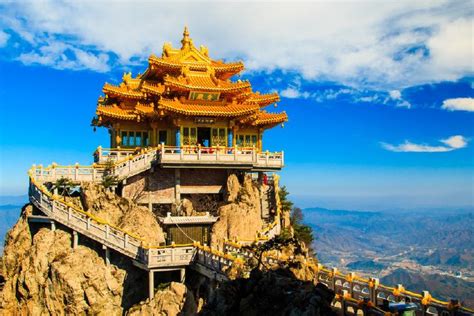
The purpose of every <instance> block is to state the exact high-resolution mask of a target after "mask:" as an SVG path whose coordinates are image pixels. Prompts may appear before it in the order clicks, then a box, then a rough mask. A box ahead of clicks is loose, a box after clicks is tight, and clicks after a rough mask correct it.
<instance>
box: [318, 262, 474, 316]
mask: <svg viewBox="0 0 474 316" xmlns="http://www.w3.org/2000/svg"><path fill="white" fill-rule="evenodd" d="M313 268H314V270H315V271H316V278H315V279H316V280H317V281H318V282H321V283H323V284H325V285H327V286H328V287H329V288H330V289H332V290H333V291H334V292H335V293H336V298H335V301H334V306H335V307H336V308H341V309H343V310H344V311H345V312H350V313H354V314H356V313H357V312H358V311H360V313H362V314H364V315H366V314H365V313H366V312H367V311H369V310H370V308H371V307H372V306H375V307H377V306H379V307H380V306H382V305H383V301H384V300H388V301H389V302H410V303H413V304H415V305H416V306H417V311H416V314H417V315H455V314H456V313H455V311H458V312H462V314H459V315H473V313H474V311H473V310H470V309H468V308H466V307H462V306H460V305H459V304H457V303H456V302H455V301H454V300H453V301H450V302H445V301H441V300H438V299H435V298H433V297H432V296H431V295H430V293H429V292H428V291H423V292H422V293H421V294H419V293H414V292H411V291H408V290H406V289H405V288H404V287H403V285H401V284H399V285H397V286H396V287H389V286H386V285H383V284H380V283H379V280H378V279H376V278H368V279H365V278H361V277H359V276H357V275H356V274H355V273H348V274H343V273H341V272H339V271H338V270H337V269H336V268H332V269H327V268H325V267H323V266H322V265H321V264H317V265H314V264H313ZM381 315H384V314H381ZM456 315H458V314H456Z"/></svg>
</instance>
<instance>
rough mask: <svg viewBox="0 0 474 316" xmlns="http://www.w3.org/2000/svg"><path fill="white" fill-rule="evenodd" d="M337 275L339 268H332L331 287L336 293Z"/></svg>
mask: <svg viewBox="0 0 474 316" xmlns="http://www.w3.org/2000/svg"><path fill="white" fill-rule="evenodd" d="M336 275H337V268H332V282H331V286H332V289H331V290H333V291H334V292H335V291H336Z"/></svg>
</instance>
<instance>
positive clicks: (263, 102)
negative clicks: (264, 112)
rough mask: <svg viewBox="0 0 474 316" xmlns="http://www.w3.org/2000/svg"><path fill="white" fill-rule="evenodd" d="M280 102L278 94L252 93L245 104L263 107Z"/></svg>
mask: <svg viewBox="0 0 474 316" xmlns="http://www.w3.org/2000/svg"><path fill="white" fill-rule="evenodd" d="M278 101H280V96H279V95H278V93H276V92H275V93H269V94H260V93H258V92H257V93H252V94H251V95H250V96H249V97H248V98H247V99H246V100H245V102H247V103H252V104H259V105H260V106H261V107H264V106H267V105H269V104H272V103H275V102H278Z"/></svg>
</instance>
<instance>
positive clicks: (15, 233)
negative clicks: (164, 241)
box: [0, 205, 195, 315]
mask: <svg viewBox="0 0 474 316" xmlns="http://www.w3.org/2000/svg"><path fill="white" fill-rule="evenodd" d="M31 212H32V206H30V205H29V206H27V207H25V208H24V209H23V211H22V215H21V218H20V219H19V220H18V222H17V223H16V225H15V226H14V227H13V228H12V229H11V230H10V231H9V233H8V234H7V238H6V242H5V251H4V256H3V260H2V267H1V268H2V274H3V276H4V278H5V284H4V287H3V290H2V292H1V293H0V315H84V314H101V315H105V314H110V315H122V314H124V313H129V314H130V315H177V314H178V313H179V312H180V311H182V310H183V309H184V308H185V306H184V303H185V301H189V302H193V300H192V294H191V293H189V294H187V293H188V291H187V289H186V286H185V285H184V284H179V283H171V284H169V285H167V286H163V287H162V288H161V289H159V290H158V291H157V292H156V295H155V298H154V299H153V300H151V301H150V300H144V297H145V295H146V286H144V285H145V284H147V279H146V275H145V274H144V273H143V272H142V271H140V270H137V268H135V267H134V266H132V264H131V262H130V261H129V260H127V259H122V258H120V257H119V256H116V257H114V256H113V257H112V263H111V264H110V265H109V266H107V265H106V264H105V262H104V259H103V258H101V256H100V255H99V254H98V253H97V252H96V250H94V249H92V248H94V247H93V246H92V245H88V246H83V245H79V246H78V247H77V248H76V249H73V248H72V247H71V234H70V233H69V232H67V231H65V230H62V229H56V230H55V231H52V230H50V229H49V228H48V227H44V228H40V229H39V230H38V231H37V232H36V233H35V234H34V236H33V237H32V233H33V232H31V231H30V228H29V225H28V223H27V219H26V216H27V215H28V214H31ZM140 300H143V301H142V302H141V303H138V302H140ZM188 304H189V303H188ZM186 308H187V310H190V311H192V310H193V308H194V303H193V304H191V306H190V307H189V308H188V307H186ZM194 310H195V308H194Z"/></svg>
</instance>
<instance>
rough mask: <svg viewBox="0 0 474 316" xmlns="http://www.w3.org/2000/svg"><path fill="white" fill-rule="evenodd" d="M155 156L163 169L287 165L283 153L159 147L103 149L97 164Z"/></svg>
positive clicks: (275, 168) (256, 168) (97, 155)
mask: <svg viewBox="0 0 474 316" xmlns="http://www.w3.org/2000/svg"><path fill="white" fill-rule="evenodd" d="M150 152H153V153H156V158H155V161H154V163H155V164H157V165H159V166H160V167H162V168H225V169H228V168H235V169H245V170H250V171H278V170H281V168H283V166H284V154H283V152H268V151H265V152H261V151H258V150H257V149H256V148H244V147H201V146H182V147H175V146H159V147H157V148H138V149H136V150H133V149H120V148H117V149H103V148H100V147H99V148H98V149H97V151H96V152H95V153H94V156H95V161H96V162H98V163H106V162H107V161H114V162H117V161H124V160H127V159H130V158H129V157H132V156H135V157H136V156H137V155H140V154H143V153H148V154H150Z"/></svg>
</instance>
